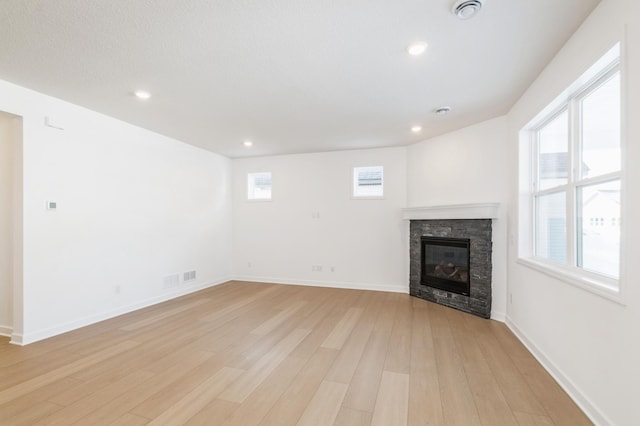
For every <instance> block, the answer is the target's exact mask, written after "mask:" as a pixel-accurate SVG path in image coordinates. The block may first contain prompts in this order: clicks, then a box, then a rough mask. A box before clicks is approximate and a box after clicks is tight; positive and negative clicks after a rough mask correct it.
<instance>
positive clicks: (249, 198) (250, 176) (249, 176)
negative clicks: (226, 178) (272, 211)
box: [246, 171, 273, 203]
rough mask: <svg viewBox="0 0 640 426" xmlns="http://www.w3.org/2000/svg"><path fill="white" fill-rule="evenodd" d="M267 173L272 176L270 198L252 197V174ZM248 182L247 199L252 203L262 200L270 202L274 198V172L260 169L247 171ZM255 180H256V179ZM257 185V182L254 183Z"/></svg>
mask: <svg viewBox="0 0 640 426" xmlns="http://www.w3.org/2000/svg"><path fill="white" fill-rule="evenodd" d="M265 173H269V175H270V177H271V185H270V188H269V189H270V192H269V198H251V196H250V195H251V194H250V187H251V179H252V176H254V175H260V174H265ZM246 176H247V184H246V190H247V192H246V201H248V202H251V203H260V202H269V201H272V200H273V173H272V172H271V171H260V172H247V175H246ZM254 182H255V181H254ZM254 186H255V184H254Z"/></svg>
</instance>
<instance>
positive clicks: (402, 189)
mask: <svg viewBox="0 0 640 426" xmlns="http://www.w3.org/2000/svg"><path fill="white" fill-rule="evenodd" d="M405 153H406V150H405V148H387V149H374V150H359V151H340V152H329V153H317V154H301V155H283V156H273V157H259V158H250V159H237V160H234V161H233V209H234V210H233V211H234V222H233V270H234V275H235V276H236V277H237V278H239V279H246V280H256V281H269V282H277V283H297V284H309V285H325V286H334V287H345V288H366V289H374V290H376V289H378V290H387V291H402V292H408V278H407V277H408V273H407V272H406V269H407V267H408V266H407V260H406V257H405V252H406V251H407V249H408V240H407V239H406V237H405V235H404V225H403V223H402V220H401V215H400V209H401V208H403V207H405V201H406V180H405V179H406V174H405V167H406V156H405ZM379 165H382V166H384V192H385V197H384V199H382V200H356V199H352V198H351V176H352V169H353V167H357V166H379ZM260 171H271V172H272V179H273V200H272V201H267V202H265V201H262V202H256V201H247V199H246V198H247V196H246V194H247V190H246V188H247V181H246V177H247V173H249V172H260ZM316 214H319V218H314V216H315V215H316ZM249 264H250V265H249ZM312 265H320V266H322V271H321V272H314V271H312ZM332 267H333V268H334V270H333V271H332V270H331V268H332Z"/></svg>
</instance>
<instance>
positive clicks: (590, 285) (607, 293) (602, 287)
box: [516, 258, 626, 306]
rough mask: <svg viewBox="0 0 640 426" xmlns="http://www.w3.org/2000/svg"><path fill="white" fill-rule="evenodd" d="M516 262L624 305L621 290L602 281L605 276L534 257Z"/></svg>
mask: <svg viewBox="0 0 640 426" xmlns="http://www.w3.org/2000/svg"><path fill="white" fill-rule="evenodd" d="M516 262H517V263H518V264H520V265H523V266H526V267H528V268H531V269H534V270H536V271H538V272H541V273H543V274H545V275H548V276H550V277H551V278H555V279H557V280H559V281H563V282H565V283H567V284H571V285H573V286H574V287H578V288H580V289H582V290H585V291H588V292H590V293H593V294H595V295H597V296H600V297H602V298H604V299H608V300H610V301H612V302H615V303H617V304H619V305H622V306H626V302H625V300H624V299H623V298H622V294H621V292H620V291H616V290H613V289H612V287H611V286H609V285H608V284H609V283H608V282H607V283H604V280H605V277H602V280H600V281H599V280H598V276H597V274H590V273H588V272H587V271H584V270H580V269H579V268H577V267H572V266H565V265H554V264H553V263H552V262H545V261H541V260H537V259H535V258H519V259H517V260H516ZM592 277H595V278H592Z"/></svg>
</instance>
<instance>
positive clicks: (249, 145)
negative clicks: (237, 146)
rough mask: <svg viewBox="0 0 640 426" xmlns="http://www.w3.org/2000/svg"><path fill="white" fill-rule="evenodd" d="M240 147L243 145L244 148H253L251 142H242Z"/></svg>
mask: <svg viewBox="0 0 640 426" xmlns="http://www.w3.org/2000/svg"><path fill="white" fill-rule="evenodd" d="M242 145H244V146H245V147H246V148H251V147H252V146H253V142H251V141H244V142H242Z"/></svg>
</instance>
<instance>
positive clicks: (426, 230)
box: [403, 204, 498, 318]
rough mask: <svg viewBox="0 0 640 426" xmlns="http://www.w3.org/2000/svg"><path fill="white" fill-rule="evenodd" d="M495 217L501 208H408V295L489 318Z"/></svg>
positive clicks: (466, 206)
mask: <svg viewBox="0 0 640 426" xmlns="http://www.w3.org/2000/svg"><path fill="white" fill-rule="evenodd" d="M497 213H498V205H497V204H473V205H464V206H441V207H426V208H412V209H404V210H403V215H404V219H407V220H409V221H410V226H409V228H410V237H409V238H410V241H409V247H410V267H409V271H410V272H409V289H410V294H411V295H412V296H415V297H419V298H422V299H426V300H429V301H432V302H435V303H439V304H441V305H446V306H449V307H452V308H455V309H459V310H461V311H464V312H468V313H471V314H474V315H478V316H480V317H483V318H490V316H491V269H492V268H491V253H492V242H491V241H492V240H491V238H492V219H493V218H496V217H497Z"/></svg>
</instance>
